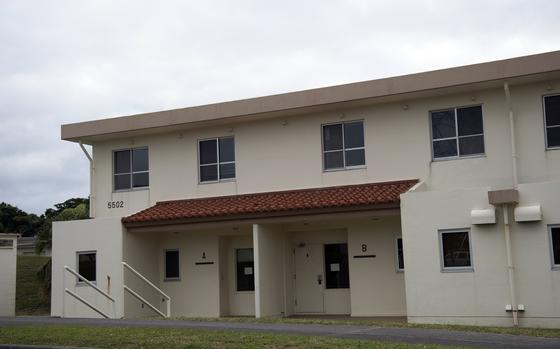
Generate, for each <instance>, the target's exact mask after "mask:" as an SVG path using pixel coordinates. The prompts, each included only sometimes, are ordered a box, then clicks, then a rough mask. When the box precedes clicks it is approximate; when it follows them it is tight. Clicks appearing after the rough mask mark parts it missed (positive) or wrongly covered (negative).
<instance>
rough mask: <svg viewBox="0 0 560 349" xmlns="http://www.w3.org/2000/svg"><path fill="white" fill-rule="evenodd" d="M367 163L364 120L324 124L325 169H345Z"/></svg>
mask: <svg viewBox="0 0 560 349" xmlns="http://www.w3.org/2000/svg"><path fill="white" fill-rule="evenodd" d="M365 163H366V160H365V146H364V123H363V122H362V121H349V122H342V123H337V124H329V125H323V169H325V170H332V169H343V168H347V167H353V166H362V165H365Z"/></svg>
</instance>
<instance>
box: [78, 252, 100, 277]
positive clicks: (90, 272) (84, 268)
mask: <svg viewBox="0 0 560 349" xmlns="http://www.w3.org/2000/svg"><path fill="white" fill-rule="evenodd" d="M77 271H78V274H80V275H81V276H83V277H85V278H86V279H87V280H88V281H96V277H95V275H96V271H95V252H92V253H79V254H78V270H77Z"/></svg>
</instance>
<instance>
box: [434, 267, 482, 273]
mask: <svg viewBox="0 0 560 349" xmlns="http://www.w3.org/2000/svg"><path fill="white" fill-rule="evenodd" d="M441 272H442V273H474V268H473V267H465V268H463V267H458V268H452V267H450V268H443V269H441Z"/></svg>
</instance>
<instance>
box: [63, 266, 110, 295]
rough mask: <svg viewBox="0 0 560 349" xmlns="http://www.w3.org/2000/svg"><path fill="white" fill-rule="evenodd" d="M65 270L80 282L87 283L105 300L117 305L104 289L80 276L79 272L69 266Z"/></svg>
mask: <svg viewBox="0 0 560 349" xmlns="http://www.w3.org/2000/svg"><path fill="white" fill-rule="evenodd" d="M64 269H65V270H67V271H69V272H70V273H71V274H74V275H75V276H76V277H77V278H78V279H79V280H81V281H83V282H85V283H86V284H87V285H88V286H90V287H93V289H94V290H96V291H97V292H99V293H101V294H102V295H103V296H105V298H108V299H109V300H111V301H112V302H113V303H115V298H113V297H111V296H110V295H109V294H108V293H107V292H105V291H103V290H102V289H100V288H99V287H97V286H96V285H95V284H94V283H92V282H91V281H89V280H88V279H86V278H85V277H83V276H82V275H80V274H78V272H76V271H75V270H74V269H72V268H70V267H69V266H67V265H65V266H64Z"/></svg>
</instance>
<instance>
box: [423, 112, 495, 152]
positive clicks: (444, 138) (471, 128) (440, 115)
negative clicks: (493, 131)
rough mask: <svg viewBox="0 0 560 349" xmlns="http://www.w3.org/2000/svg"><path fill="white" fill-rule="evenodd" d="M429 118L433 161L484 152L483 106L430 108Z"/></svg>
mask: <svg viewBox="0 0 560 349" xmlns="http://www.w3.org/2000/svg"><path fill="white" fill-rule="evenodd" d="M430 119H431V123H432V154H433V158H434V160H436V159H452V158H460V157H468V156H475V155H482V154H484V130H483V125H482V106H480V105H478V106H472V107H462V108H452V109H445V110H438V111H432V112H430Z"/></svg>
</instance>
